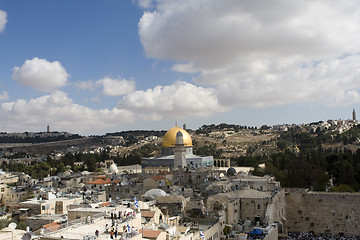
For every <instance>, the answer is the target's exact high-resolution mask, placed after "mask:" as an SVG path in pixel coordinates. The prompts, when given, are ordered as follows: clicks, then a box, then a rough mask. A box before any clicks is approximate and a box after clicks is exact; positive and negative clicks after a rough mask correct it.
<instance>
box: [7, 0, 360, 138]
mask: <svg viewBox="0 0 360 240" xmlns="http://www.w3.org/2000/svg"><path fill="white" fill-rule="evenodd" d="M359 39H360V6H359V4H358V2H357V1H346V3H344V2H341V3H340V2H339V3H338V1H327V0H324V1H322V0H317V1H311V2H310V1H305V0H303V1H299V0H296V1H292V2H289V1H286V0H274V1H268V2H265V3H264V2H263V1H250V2H249V1H239V0H224V1H216V0H198V1H191V0H182V1H178V0H177V1H175V0H167V1H164V0H155V1H152V0H103V1H94V0H77V1H70V0H62V1H60V0H53V1H48V0H38V1H26V0H17V1H12V0H0V131H3V132H24V131H44V130H45V129H46V125H48V124H49V125H50V127H51V129H52V130H54V131H55V130H56V131H68V132H73V133H79V134H83V135H92V134H105V133H107V132H115V131H122V130H128V129H169V128H170V127H172V126H173V125H174V123H175V121H177V122H178V123H179V125H180V124H181V125H182V124H183V123H186V124H187V126H188V127H189V128H193V129H197V128H198V127H200V126H201V125H203V124H211V123H215V124H218V123H222V122H226V123H234V124H239V125H248V126H261V125H263V124H267V125H273V124H282V123H290V124H291V123H307V122H312V121H319V120H324V121H326V120H328V119H348V118H350V117H351V112H352V109H353V108H355V109H357V106H358V104H359V102H360V94H359V89H360V81H359V80H360V79H359V75H360V61H359V60H360V56H359V52H360V41H359Z"/></svg>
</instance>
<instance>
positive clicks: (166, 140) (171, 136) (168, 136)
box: [161, 127, 192, 147]
mask: <svg viewBox="0 0 360 240" xmlns="http://www.w3.org/2000/svg"><path fill="white" fill-rule="evenodd" d="M179 131H180V132H181V133H182V135H183V143H184V146H185V147H191V146H192V140H191V137H190V135H189V133H188V132H187V131H185V130H184V129H182V128H180V127H173V128H171V129H170V130H169V131H167V132H166V133H165V135H164V136H163V138H162V142H161V146H162V147H174V146H175V143H176V134H177V133H178V132H179Z"/></svg>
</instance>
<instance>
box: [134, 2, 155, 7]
mask: <svg viewBox="0 0 360 240" xmlns="http://www.w3.org/2000/svg"><path fill="white" fill-rule="evenodd" d="M136 2H137V4H138V5H139V6H140V7H142V8H151V7H153V0H136Z"/></svg>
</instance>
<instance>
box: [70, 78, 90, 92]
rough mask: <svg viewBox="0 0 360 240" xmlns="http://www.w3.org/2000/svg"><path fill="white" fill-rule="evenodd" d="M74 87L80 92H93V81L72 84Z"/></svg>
mask: <svg viewBox="0 0 360 240" xmlns="http://www.w3.org/2000/svg"><path fill="white" fill-rule="evenodd" d="M73 85H74V87H76V88H80V89H82V90H88V89H89V90H95V84H94V82H93V81H91V80H87V81H77V82H75V83H73Z"/></svg>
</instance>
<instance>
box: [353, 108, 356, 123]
mask: <svg viewBox="0 0 360 240" xmlns="http://www.w3.org/2000/svg"><path fill="white" fill-rule="evenodd" d="M352 115H353V119H352V120H353V121H354V122H355V121H356V112H355V108H353V112H352Z"/></svg>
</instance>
